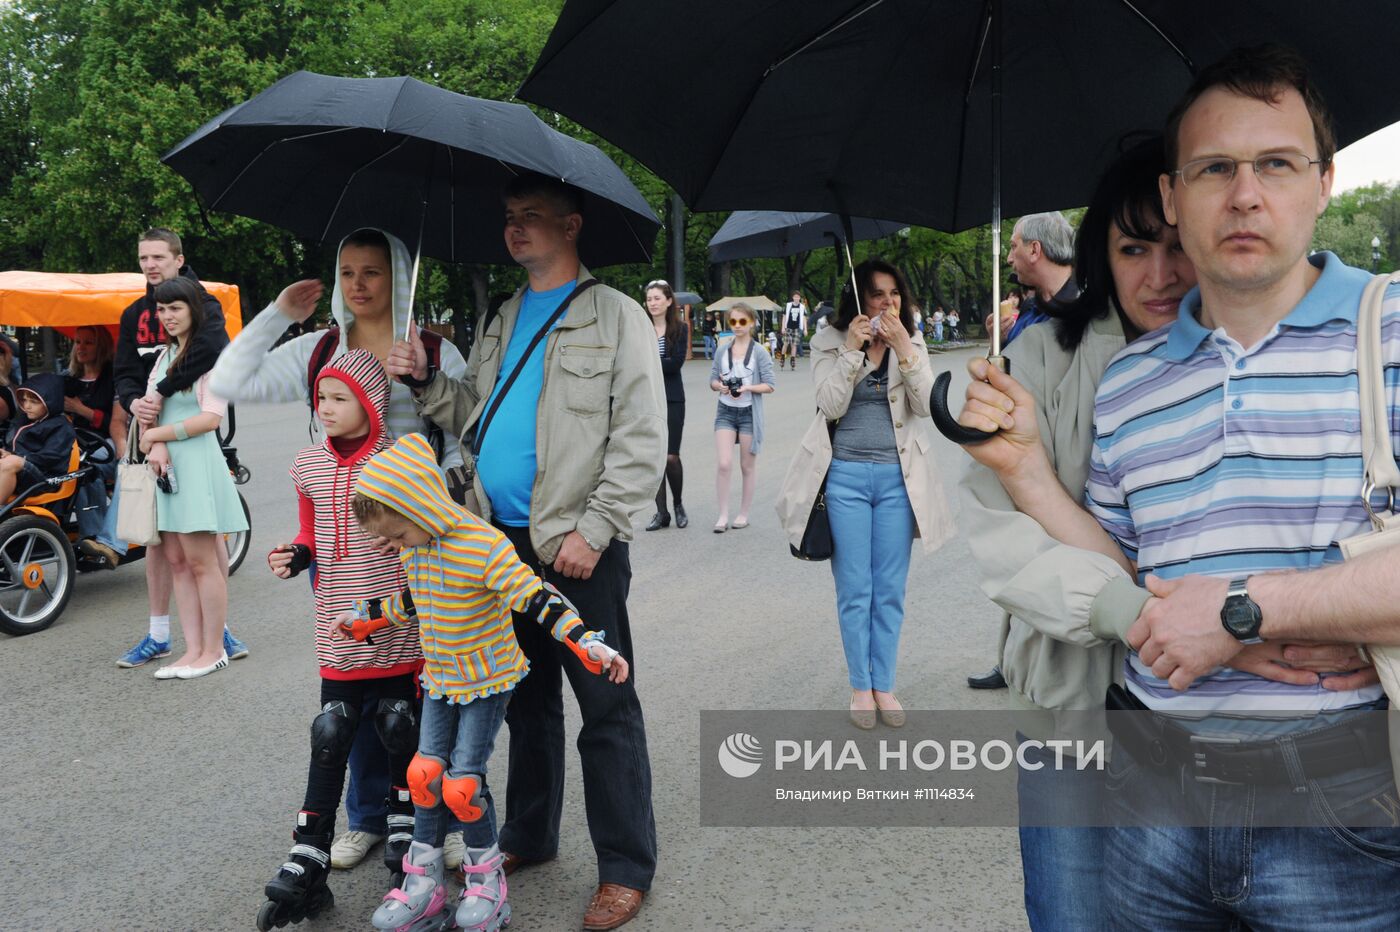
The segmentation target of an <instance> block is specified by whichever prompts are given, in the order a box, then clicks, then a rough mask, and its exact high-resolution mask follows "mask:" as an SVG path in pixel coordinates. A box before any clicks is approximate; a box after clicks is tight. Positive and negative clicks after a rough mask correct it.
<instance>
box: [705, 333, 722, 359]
mask: <svg viewBox="0 0 1400 932" xmlns="http://www.w3.org/2000/svg"><path fill="white" fill-rule="evenodd" d="M718 348H719V343H718V341H717V340H715V338H714V337H712V336H706V337H705V358H706V359H714V358H715V350H716V349H718Z"/></svg>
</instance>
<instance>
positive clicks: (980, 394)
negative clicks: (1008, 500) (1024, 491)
mask: <svg viewBox="0 0 1400 932" xmlns="http://www.w3.org/2000/svg"><path fill="white" fill-rule="evenodd" d="M967 371H968V374H969V375H971V376H972V382H971V383H969V385H968V386H967V393H966V398H967V400H966V402H964V404H963V409H962V411H961V412H959V414H958V423H959V424H961V425H962V426H963V427H970V428H972V429H973V430H981V431H988V432H990V431H996V433H994V434H992V435H991V436H990V437H989V438H988V439H987V440H986V441H984V442H982V443H974V444H969V445H967V446H965V447H963V450H964V451H966V452H967V454H968V455H969V456H971V457H972V458H973V459H975V460H976V461H977V462H979V463H981V464H982V465H983V466H986V467H987V468H988V469H990V470H992V471H993V472H995V473H996V474H997V475H998V476H1001V477H1008V476H1011V475H1013V474H1015V473H1017V472H1021V471H1025V470H1026V469H1028V468H1030V467H1031V466H1032V465H1037V464H1035V463H1033V462H1032V461H1033V460H1035V459H1045V458H1046V454H1045V447H1044V445H1043V444H1041V442H1040V421H1039V420H1038V418H1037V417H1036V410H1035V399H1034V398H1032V397H1031V394H1030V392H1028V391H1026V390H1025V388H1023V387H1022V386H1021V383H1020V382H1017V381H1016V380H1015V379H1013V378H1012V377H1011V376H1009V375H1007V374H1006V373H1005V372H1002V371H1001V369H1000V368H998V367H997V366H994V365H992V364H991V363H990V362H988V361H987V360H986V359H983V358H981V357H978V358H976V359H973V360H971V361H970V362H968V364H967ZM1052 471H1053V470H1052Z"/></svg>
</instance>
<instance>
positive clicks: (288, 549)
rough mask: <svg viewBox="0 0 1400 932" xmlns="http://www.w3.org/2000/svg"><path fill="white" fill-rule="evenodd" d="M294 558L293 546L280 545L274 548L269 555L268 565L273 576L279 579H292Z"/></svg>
mask: <svg viewBox="0 0 1400 932" xmlns="http://www.w3.org/2000/svg"><path fill="white" fill-rule="evenodd" d="M292 557H293V553H292V545H291V544H278V545H277V546H276V547H273V548H272V552H271V553H269V554H268V555H267V565H268V568H269V569H271V570H272V575H274V576H276V577H277V578H278V579H291V578H292Z"/></svg>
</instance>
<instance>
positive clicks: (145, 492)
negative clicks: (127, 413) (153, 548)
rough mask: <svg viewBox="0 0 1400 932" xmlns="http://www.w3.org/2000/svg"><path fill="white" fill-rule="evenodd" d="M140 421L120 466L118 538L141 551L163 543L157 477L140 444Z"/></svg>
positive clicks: (131, 433)
mask: <svg viewBox="0 0 1400 932" xmlns="http://www.w3.org/2000/svg"><path fill="white" fill-rule="evenodd" d="M140 436H141V434H140V430H139V428H138V425H137V423H136V418H134V417H133V418H132V419H131V427H130V429H128V431H127V435H126V457H125V458H124V459H123V460H122V461H121V462H120V463H118V464H117V489H118V491H119V492H120V498H118V499H117V536H118V537H120V538H121V539H122V540H124V541H127V542H128V543H131V544H132V545H134V546H137V547H148V546H150V545H151V544H158V543H160V529H159V528H158V527H157V526H156V477H155V473H153V472H151V468H150V467H149V466H147V465H146V457H145V455H144V454H143V453H142V452H141V447H140V445H139V443H138V441H139V439H140Z"/></svg>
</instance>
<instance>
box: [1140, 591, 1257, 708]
mask: <svg viewBox="0 0 1400 932" xmlns="http://www.w3.org/2000/svg"><path fill="white" fill-rule="evenodd" d="M1146 585H1147V591H1148V592H1150V593H1152V594H1153V595H1154V596H1156V598H1155V599H1149V600H1148V602H1147V604H1146V605H1144V606H1143V609H1142V612H1141V614H1139V615H1138V618H1137V621H1135V622H1133V624H1132V626H1131V627H1130V628H1128V644H1129V645H1130V646H1131V647H1132V648H1133V649H1134V650H1136V651H1137V652H1138V659H1139V660H1141V661H1142V662H1143V663H1144V664H1145V665H1147V666H1148V667H1151V668H1152V675H1153V676H1156V677H1159V678H1160V679H1164V680H1166V681H1167V682H1168V683H1169V684H1170V685H1171V688H1172V689H1175V690H1176V691H1178V692H1185V691H1186V689H1187V688H1188V687H1189V686H1190V685H1191V684H1192V683H1194V682H1195V681H1196V680H1198V679H1200V678H1201V677H1202V676H1205V675H1206V674H1207V673H1209V672H1210V671H1211V670H1214V669H1215V668H1216V667H1218V666H1221V665H1222V664H1226V663H1229V662H1230V661H1231V660H1233V659H1234V657H1235V655H1236V654H1238V653H1239V652H1240V650H1241V649H1242V648H1243V647H1244V645H1243V644H1241V643H1240V642H1239V641H1237V640H1235V639H1234V638H1233V637H1232V636H1231V635H1230V632H1228V631H1226V630H1225V628H1224V627H1223V626H1222V625H1221V624H1220V609H1221V608H1222V607H1223V606H1224V605H1225V596H1226V594H1227V592H1228V590H1229V588H1230V584H1229V581H1228V580H1225V579H1219V578H1215V577H1210V576H1183V577H1181V578H1180V579H1160V578H1158V577H1156V576H1151V575H1149V576H1148V577H1147V579H1146Z"/></svg>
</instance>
